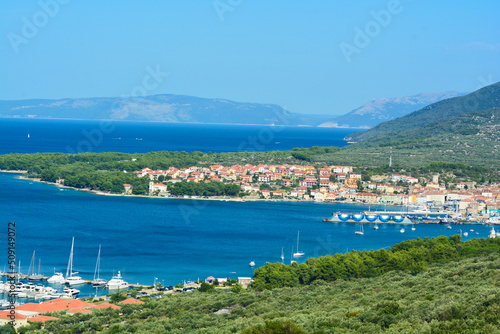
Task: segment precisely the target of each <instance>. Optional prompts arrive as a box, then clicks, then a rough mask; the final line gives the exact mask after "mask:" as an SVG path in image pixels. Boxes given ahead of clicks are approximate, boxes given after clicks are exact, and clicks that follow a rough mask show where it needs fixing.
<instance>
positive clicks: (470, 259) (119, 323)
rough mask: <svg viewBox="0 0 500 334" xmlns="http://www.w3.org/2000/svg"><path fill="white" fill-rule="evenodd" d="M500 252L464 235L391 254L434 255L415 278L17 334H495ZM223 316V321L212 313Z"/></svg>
mask: <svg viewBox="0 0 500 334" xmlns="http://www.w3.org/2000/svg"><path fill="white" fill-rule="evenodd" d="M499 248H500V240H498V239H496V240H495V239H493V240H492V239H490V240H484V239H482V240H481V239H479V240H471V241H467V242H461V241H460V239H459V237H458V236H453V237H451V238H450V239H447V238H444V237H439V238H435V239H428V240H415V241H413V242H411V241H409V242H403V243H401V244H398V245H395V246H394V247H393V248H392V249H390V250H388V251H385V254H388V253H389V252H394V253H396V252H399V253H400V254H401V255H402V254H403V253H402V252H408V256H410V253H412V252H417V253H420V254H421V256H422V257H425V254H426V253H428V252H429V254H432V257H435V258H434V259H433V260H432V261H434V260H438V262H435V263H431V264H428V265H427V266H426V268H425V270H423V271H420V272H419V273H418V274H415V273H413V274H412V273H411V272H410V271H409V270H406V269H405V268H404V267H403V268H402V269H401V270H396V271H391V272H387V273H385V274H382V275H380V276H376V277H368V278H356V276H355V275H351V276H350V277H345V278H338V279H336V280H334V281H333V282H328V281H325V280H321V279H316V280H314V281H313V282H311V283H310V284H304V285H298V286H294V287H283V288H273V289H272V290H268V289H264V290H262V291H258V290H257V289H249V290H248V291H246V292H245V291H241V292H240V293H235V292H232V293H230V292H229V291H228V290H218V289H216V290H214V289H205V291H206V292H201V291H195V292H191V293H178V294H174V295H167V296H164V297H163V298H161V299H148V300H146V304H144V305H127V306H123V307H122V309H121V310H117V311H112V310H110V309H108V310H95V311H94V312H93V313H92V314H77V315H71V316H70V315H66V314H64V313H58V314H55V315H56V316H58V317H60V319H61V320H60V321H49V322H47V324H46V326H45V329H40V327H41V326H40V325H39V324H38V325H36V324H35V325H30V326H27V327H25V328H22V329H21V330H20V333H35V332H36V333H90V332H102V333H138V334H144V333H165V332H171V333H185V332H190V333H191V332H192V333H237V332H242V333H318V334H319V333H403V332H404V333H497V332H498V331H499V330H500V317H499V316H498V313H499V311H500V295H499V294H498V291H499V288H500V283H499V282H500V254H499ZM440 251H441V252H440ZM349 254H352V255H350V256H353V257H357V256H359V255H360V253H357V252H351V253H349ZM380 254H382V253H380ZM458 257H460V259H457V258H458ZM344 259H345V260H346V261H350V260H349V258H348V257H345V258H344ZM310 260H313V259H310ZM315 261H321V258H320V259H315ZM382 262H383V261H382ZM331 265H332V264H328V263H327V262H324V263H323V267H322V268H323V270H325V271H330V270H331V269H332V268H333V267H329V266H331ZM364 265H365V267H366V268H367V269H368V270H367V271H366V272H370V268H373V270H374V271H377V270H378V268H379V267H377V265H376V263H373V262H370V261H368V262H367V263H366V264H364ZM274 266H275V265H268V266H267V267H274ZM296 266H297V265H292V266H290V267H291V268H293V267H296ZM299 266H300V265H299ZM370 276H371V275H370ZM256 279H257V275H256ZM221 309H225V311H226V314H217V313H215V311H218V310H221Z"/></svg>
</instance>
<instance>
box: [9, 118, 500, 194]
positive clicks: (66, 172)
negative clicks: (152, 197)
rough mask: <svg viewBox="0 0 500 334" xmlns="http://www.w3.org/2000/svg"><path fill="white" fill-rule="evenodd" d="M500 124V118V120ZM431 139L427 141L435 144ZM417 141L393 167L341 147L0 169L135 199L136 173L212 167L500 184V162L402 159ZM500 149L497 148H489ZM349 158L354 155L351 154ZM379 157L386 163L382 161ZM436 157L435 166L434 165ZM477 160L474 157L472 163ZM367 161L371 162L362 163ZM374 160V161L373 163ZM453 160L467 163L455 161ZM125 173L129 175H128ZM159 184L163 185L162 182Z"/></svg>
mask: <svg viewBox="0 0 500 334" xmlns="http://www.w3.org/2000/svg"><path fill="white" fill-rule="evenodd" d="M499 119H500V117H499ZM431 140H432V139H428V140H423V141H431ZM417 143H418V141H412V140H407V141H404V144H402V145H400V146H397V145H396V143H394V144H395V146H396V147H394V148H393V150H394V154H393V163H394V165H393V167H391V168H390V167H388V166H387V163H386V162H387V161H386V160H388V157H387V156H388V154H387V153H388V152H385V151H387V150H388V147H378V149H379V150H382V152H384V153H381V152H377V151H376V149H377V148H373V147H372V148H369V151H370V152H367V151H366V150H367V149H364V150H365V151H363V149H361V152H358V153H359V154H355V153H353V152H356V151H360V149H354V150H348V149H339V148H337V147H317V146H314V147H310V148H294V149H293V150H291V151H267V152H236V153H202V152H192V153H186V152H166V151H163V152H150V153H145V154H138V153H137V154H127V153H115V152H103V153H81V154H63V153H35V154H7V155H0V169H4V170H27V171H28V172H27V174H26V176H28V177H32V178H41V179H42V180H44V181H49V182H55V181H56V180H57V179H58V178H63V179H65V181H64V182H65V185H67V186H71V187H75V188H87V189H92V190H101V191H106V192H111V193H123V191H124V188H123V184H126V183H128V184H131V185H132V186H133V193H134V194H146V193H147V192H148V189H149V186H148V185H149V179H148V178H137V177H135V174H134V173H133V172H134V171H136V170H140V169H142V168H146V167H148V168H151V169H168V168H169V167H171V166H173V167H176V168H186V167H190V166H193V165H196V166H209V165H210V164H223V165H226V166H229V165H232V164H243V165H244V164H246V163H251V164H254V165H257V164H259V163H265V164H284V163H287V164H312V165H315V166H316V167H320V166H323V165H325V164H328V165H333V164H351V165H354V166H358V168H357V170H356V171H358V172H362V174H363V176H364V179H365V180H369V178H370V176H372V175H381V174H384V173H404V174H407V175H411V176H413V177H419V178H421V177H426V176H429V175H430V174H435V173H440V174H441V175H443V177H445V178H447V181H446V182H454V181H457V180H460V181H468V180H472V181H476V182H488V181H491V182H499V181H500V173H499V171H500V166H498V165H499V162H498V159H496V160H495V161H492V162H490V164H489V166H488V167H479V166H477V164H478V162H480V161H481V159H480V158H477V157H476V158H474V159H478V160H476V161H469V162H470V164H471V165H472V166H469V165H466V164H464V163H463V162H464V161H460V162H439V161H441V160H440V159H441V158H443V157H444V156H445V155H446V153H441V154H436V155H432V149H430V148H428V150H427V153H425V152H424V151H422V150H420V149H418V148H411V149H410V148H406V150H407V151H408V152H407V153H408V154H409V155H411V156H412V157H410V158H405V159H404V160H402V158H401V150H402V149H401V147H405V145H413V146H415V145H416V144H417ZM490 149H496V148H490ZM349 152H350V153H349ZM381 155H383V156H384V157H383V158H382V157H381ZM432 157H434V158H435V159H436V160H432ZM473 157H474V156H473V155H471V159H472V158H473ZM365 158H367V160H364V159H365ZM374 159H375V160H374ZM455 160H465V159H460V157H457V158H456V159H455ZM124 171H126V173H125V172H124ZM160 181H161V180H160ZM171 190H173V192H172V194H173V195H196V196H212V195H219V196H235V195H237V194H238V192H237V191H236V190H237V189H236V187H235V186H229V185H224V184H213V185H207V184H204V185H195V184H191V183H188V184H186V183H185V182H183V183H182V184H176V185H175V186H172V187H171Z"/></svg>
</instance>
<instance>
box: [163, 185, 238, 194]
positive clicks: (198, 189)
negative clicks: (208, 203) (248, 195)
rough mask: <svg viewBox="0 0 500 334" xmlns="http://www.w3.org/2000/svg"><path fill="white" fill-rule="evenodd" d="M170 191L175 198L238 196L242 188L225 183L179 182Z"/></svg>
mask: <svg viewBox="0 0 500 334" xmlns="http://www.w3.org/2000/svg"><path fill="white" fill-rule="evenodd" d="M169 191H170V194H171V195H174V196H183V195H188V196H237V195H238V194H239V192H240V186H238V185H236V184H225V183H223V182H210V183H195V182H179V183H175V184H172V185H171V186H170V188H169Z"/></svg>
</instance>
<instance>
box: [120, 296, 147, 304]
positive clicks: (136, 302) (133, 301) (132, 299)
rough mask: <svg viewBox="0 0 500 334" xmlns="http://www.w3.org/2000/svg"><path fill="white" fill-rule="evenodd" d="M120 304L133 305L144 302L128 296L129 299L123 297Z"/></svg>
mask: <svg viewBox="0 0 500 334" xmlns="http://www.w3.org/2000/svg"><path fill="white" fill-rule="evenodd" d="M120 304H124V305H135V304H144V302H143V301H141V300H138V299H135V298H129V299H125V300H124V301H122V302H120Z"/></svg>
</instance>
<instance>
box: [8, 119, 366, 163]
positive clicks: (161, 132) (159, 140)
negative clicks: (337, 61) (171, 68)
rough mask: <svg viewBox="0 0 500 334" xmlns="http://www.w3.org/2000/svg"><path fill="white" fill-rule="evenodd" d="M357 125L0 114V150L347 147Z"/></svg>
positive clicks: (260, 149) (207, 149)
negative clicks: (347, 137) (330, 125)
mask: <svg viewBox="0 0 500 334" xmlns="http://www.w3.org/2000/svg"><path fill="white" fill-rule="evenodd" d="M355 131H356V130H353V129H335V128H317V127H299V126H288V127H287V126H256V125H238V126H234V125H216V124H211V125H205V124H178V123H154V122H125V121H77V120H44V119H12V118H3V119H2V118H0V154H9V153H36V152H63V153H82V152H126V153H146V152H151V151H185V152H192V151H201V152H210V151H211V152H244V151H248V152H255V151H268V150H290V149H292V148H294V147H311V146H315V145H316V146H339V147H340V146H345V145H346V144H347V142H346V141H344V137H345V136H346V135H348V134H350V133H353V132H355Z"/></svg>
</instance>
